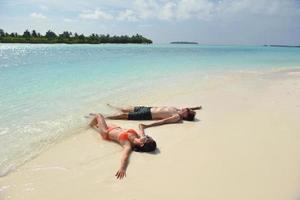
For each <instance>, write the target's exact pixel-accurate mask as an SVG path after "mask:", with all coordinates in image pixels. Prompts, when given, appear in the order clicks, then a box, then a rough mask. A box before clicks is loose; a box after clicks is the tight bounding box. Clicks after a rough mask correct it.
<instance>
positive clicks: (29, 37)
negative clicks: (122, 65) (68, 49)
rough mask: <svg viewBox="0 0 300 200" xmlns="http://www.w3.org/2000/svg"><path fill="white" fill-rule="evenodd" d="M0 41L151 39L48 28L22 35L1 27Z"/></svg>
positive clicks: (137, 41) (144, 41)
mask: <svg viewBox="0 0 300 200" xmlns="http://www.w3.org/2000/svg"><path fill="white" fill-rule="evenodd" d="M0 43H31V44H44V43H46V44H54V43H65V44H105V43H116V44H126V43H134V44H151V43H152V40H150V39H148V38H145V37H143V36H142V35H139V34H136V35H133V36H127V35H121V36H115V35H114V36H110V35H109V34H107V35H104V34H100V35H99V34H94V33H93V34H91V35H89V36H84V35H83V34H80V35H79V34H77V33H72V32H69V31H64V32H63V33H61V34H56V33H54V32H53V31H51V30H49V31H47V32H46V34H45V35H41V34H40V33H37V32H36V31H35V30H33V31H31V32H30V31H28V30H26V31H24V33H23V35H19V34H18V33H5V32H4V30H3V29H0Z"/></svg>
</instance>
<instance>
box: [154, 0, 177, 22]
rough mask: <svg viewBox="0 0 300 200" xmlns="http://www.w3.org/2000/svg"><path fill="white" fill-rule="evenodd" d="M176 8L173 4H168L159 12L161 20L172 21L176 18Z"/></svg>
mask: <svg viewBox="0 0 300 200" xmlns="http://www.w3.org/2000/svg"><path fill="white" fill-rule="evenodd" d="M175 8H176V4H175V3H172V2H167V3H166V4H165V5H164V6H163V7H162V8H161V10H160V12H159V15H158V17H159V19H163V20H171V19H172V18H173V17H174V14H175V13H174V10H175Z"/></svg>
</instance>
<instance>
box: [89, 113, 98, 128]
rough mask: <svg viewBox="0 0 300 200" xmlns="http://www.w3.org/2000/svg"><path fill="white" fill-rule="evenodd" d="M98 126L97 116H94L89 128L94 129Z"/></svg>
mask: <svg viewBox="0 0 300 200" xmlns="http://www.w3.org/2000/svg"><path fill="white" fill-rule="evenodd" d="M97 124H98V120H97V116H95V117H94V118H93V119H92V121H91V122H90V123H89V125H90V126H91V127H94V126H96V125H97Z"/></svg>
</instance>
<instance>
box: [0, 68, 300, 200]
mask: <svg viewBox="0 0 300 200" xmlns="http://www.w3.org/2000/svg"><path fill="white" fill-rule="evenodd" d="M187 85H188V86H187ZM187 85H181V86H176V87H175V86H174V88H173V90H170V88H168V90H166V91H164V93H162V92H163V88H160V90H159V91H155V92H154V93H153V95H155V96H152V98H151V100H149V99H145V100H144V102H141V103H145V104H149V103H153V104H156V105H174V106H183V105H187V104H188V105H191V106H196V105H202V106H203V110H200V111H197V121H195V122H184V123H182V124H170V125H165V126H161V127H154V128H149V129H146V133H147V134H149V135H151V136H152V137H153V138H155V139H156V141H157V144H158V148H159V150H158V151H157V152H156V153H155V154H147V153H133V154H132V155H131V158H130V164H129V167H128V170H127V177H126V178H125V179H123V180H121V181H120V180H116V178H115V177H114V174H115V173H116V171H117V169H118V167H119V163H120V157H121V150H122V149H121V147H120V146H118V145H116V144H112V143H110V142H106V141H103V140H101V139H100V137H99V135H98V134H97V133H96V132H94V131H93V130H91V129H87V130H86V131H84V132H82V133H80V134H77V135H75V136H73V137H72V138H68V139H66V140H64V141H62V142H60V143H59V144H57V145H55V146H54V147H53V148H51V149H49V150H48V151H46V152H45V153H43V154H41V155H40V156H38V157H37V158H35V159H34V160H32V161H30V162H28V163H26V164H25V165H23V166H22V167H20V168H19V169H17V170H16V171H15V172H13V173H11V174H9V175H8V176H5V177H1V178H0V199H1V200H8V199H13V200H20V199H24V200H40V199H43V200H48V199H49V200H63V199H73V200H82V199H89V200H94V199H95V200H96V199H128V200H134V199H143V200H147V199H149V200H150V199H172V200H182V199H184V198H185V199H189V200H199V199H207V200H208V199H209V200H254V199H255V200H294V199H297V198H300V192H299V188H300V170H299V169H300V156H299V155H300V123H299V119H300V101H299V99H300V74H299V69H298V70H294V71H293V70H286V71H284V70H283V71H282V72H280V71H276V73H275V72H274V73H273V72H272V73H271V72H270V73H257V74H256V73H244V72H240V73H232V74H228V75H226V74H224V76H219V77H211V78H209V79H207V80H206V81H205V82H203V81H202V82H201V83H197V81H191V82H189V84H187ZM120 105H121V104H120ZM110 122H112V121H110ZM113 123H116V124H119V125H121V126H123V127H128V128H129V127H130V128H137V125H138V123H139V122H131V121H113Z"/></svg>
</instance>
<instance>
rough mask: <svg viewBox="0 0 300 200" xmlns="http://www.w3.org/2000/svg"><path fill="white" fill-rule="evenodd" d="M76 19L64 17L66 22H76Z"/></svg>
mask: <svg viewBox="0 0 300 200" xmlns="http://www.w3.org/2000/svg"><path fill="white" fill-rule="evenodd" d="M74 21H75V20H74V19H69V18H64V22H74Z"/></svg>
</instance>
